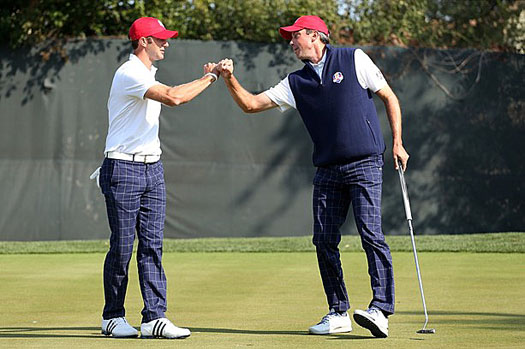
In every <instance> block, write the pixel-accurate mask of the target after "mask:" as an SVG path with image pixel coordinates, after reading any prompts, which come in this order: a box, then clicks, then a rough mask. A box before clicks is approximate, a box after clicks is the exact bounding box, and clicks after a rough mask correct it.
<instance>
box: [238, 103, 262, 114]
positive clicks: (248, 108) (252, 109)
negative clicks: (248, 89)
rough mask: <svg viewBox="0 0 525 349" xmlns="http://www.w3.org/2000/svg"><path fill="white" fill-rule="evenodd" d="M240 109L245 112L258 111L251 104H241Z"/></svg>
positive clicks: (252, 112) (253, 112)
mask: <svg viewBox="0 0 525 349" xmlns="http://www.w3.org/2000/svg"><path fill="white" fill-rule="evenodd" d="M241 109H242V111H243V112H245V113H246V114H255V113H257V112H259V109H257V108H255V107H254V106H251V105H243V106H241Z"/></svg>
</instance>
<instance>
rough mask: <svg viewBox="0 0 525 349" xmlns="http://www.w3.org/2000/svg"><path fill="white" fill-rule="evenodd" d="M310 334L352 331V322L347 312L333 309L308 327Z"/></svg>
mask: <svg viewBox="0 0 525 349" xmlns="http://www.w3.org/2000/svg"><path fill="white" fill-rule="evenodd" d="M308 331H309V332H310V333H311V334H332V333H342V332H351V331H352V322H351V321H350V316H348V313H347V312H344V313H342V314H341V313H337V312H335V311H334V310H333V309H330V312H329V313H328V314H326V315H325V316H324V317H323V318H322V319H321V321H320V322H319V323H318V324H317V325H314V326H312V327H310V328H309V329H308Z"/></svg>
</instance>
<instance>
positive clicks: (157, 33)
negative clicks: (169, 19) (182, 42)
mask: <svg viewBox="0 0 525 349" xmlns="http://www.w3.org/2000/svg"><path fill="white" fill-rule="evenodd" d="M178 35H179V32H178V31H176V30H167V29H166V27H165V26H164V24H162V22H161V21H159V20H158V19H156V18H153V17H141V18H139V19H137V20H135V22H133V24H132V25H131V27H130V28H129V35H128V36H129V38H130V40H131V41H134V40H138V39H140V38H143V37H144V38H146V37H148V36H153V37H155V38H157V39H169V38H176V37H177V36H178Z"/></svg>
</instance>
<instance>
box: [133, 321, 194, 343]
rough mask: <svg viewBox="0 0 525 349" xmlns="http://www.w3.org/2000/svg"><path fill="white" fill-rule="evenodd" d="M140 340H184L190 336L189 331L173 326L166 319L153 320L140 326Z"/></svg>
mask: <svg viewBox="0 0 525 349" xmlns="http://www.w3.org/2000/svg"><path fill="white" fill-rule="evenodd" d="M140 333H141V338H168V339H175V338H186V337H189V336H190V335H191V332H190V330H188V329H187V328H181V327H177V326H175V325H174V324H173V323H172V322H171V321H170V320H168V319H166V318H160V319H155V320H153V321H150V322H146V323H143V324H142V325H140Z"/></svg>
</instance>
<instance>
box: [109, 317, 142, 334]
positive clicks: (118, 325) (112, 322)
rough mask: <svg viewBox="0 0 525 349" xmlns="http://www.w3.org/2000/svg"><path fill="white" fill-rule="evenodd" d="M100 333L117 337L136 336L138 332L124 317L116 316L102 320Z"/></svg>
mask: <svg viewBox="0 0 525 349" xmlns="http://www.w3.org/2000/svg"><path fill="white" fill-rule="evenodd" d="M102 334H105V335H106V336H113V337H117V338H126V337H137V336H138V335H139V332H138V331H137V330H136V329H134V328H133V327H131V326H130V324H128V322H127V321H126V318H123V317H116V318H113V319H109V320H104V319H103V320H102Z"/></svg>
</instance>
